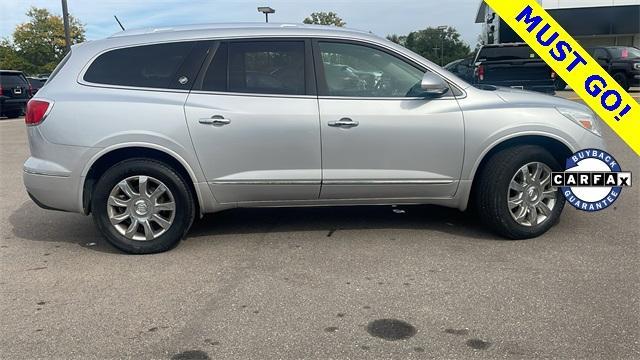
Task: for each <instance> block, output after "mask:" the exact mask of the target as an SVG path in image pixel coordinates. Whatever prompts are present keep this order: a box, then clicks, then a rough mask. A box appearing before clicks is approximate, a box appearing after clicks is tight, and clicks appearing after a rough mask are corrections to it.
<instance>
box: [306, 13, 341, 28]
mask: <svg viewBox="0 0 640 360" xmlns="http://www.w3.org/2000/svg"><path fill="white" fill-rule="evenodd" d="M302 22H303V23H305V24H316V25H332V26H337V27H343V26H345V25H347V23H346V22H344V21H342V19H341V18H340V17H339V16H338V14H336V13H334V12H333V11H329V12H324V11H323V12H314V13H312V14H311V15H310V16H309V17H308V18H306V19H304V20H303V21H302Z"/></svg>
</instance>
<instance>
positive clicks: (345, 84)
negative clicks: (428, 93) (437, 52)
mask: <svg viewBox="0 0 640 360" xmlns="http://www.w3.org/2000/svg"><path fill="white" fill-rule="evenodd" d="M314 51H315V55H316V69H317V72H318V92H319V108H320V120H321V132H322V168H323V182H322V183H323V185H322V191H321V195H320V197H321V198H322V199H400V198H402V199H410V198H421V199H425V198H450V197H452V196H453V195H454V194H455V192H456V189H457V185H458V181H459V179H460V172H461V169H462V161H463V152H464V124H463V118H462V112H461V110H460V107H459V106H458V103H457V101H456V99H455V97H454V96H453V95H452V94H451V92H450V93H449V94H446V95H445V96H443V97H441V98H437V99H435V98H432V99H427V98H424V97H420V95H421V91H420V83H421V80H422V77H423V75H424V72H425V69H422V68H420V67H419V66H418V65H416V64H414V63H412V62H410V61H407V60H405V59H403V58H401V57H399V56H397V55H395V54H393V53H390V52H389V51H387V50H385V49H381V48H376V47H372V46H370V45H365V44H361V43H354V42H339V41H332V40H327V41H323V40H320V41H314Z"/></svg>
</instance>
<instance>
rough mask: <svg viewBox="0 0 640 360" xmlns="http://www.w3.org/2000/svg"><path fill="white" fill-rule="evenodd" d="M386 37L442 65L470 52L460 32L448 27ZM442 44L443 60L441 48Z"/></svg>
mask: <svg viewBox="0 0 640 360" xmlns="http://www.w3.org/2000/svg"><path fill="white" fill-rule="evenodd" d="M387 39H389V40H390V41H393V42H395V43H397V44H400V45H402V46H404V47H406V48H407V49H409V50H411V51H413V52H416V53H418V54H420V55H422V56H423V57H425V58H427V59H430V60H431V61H433V62H435V63H438V64H441V65H444V64H448V63H450V62H451V61H453V60H457V59H461V58H464V57H466V56H468V55H469V54H470V53H471V48H470V47H469V45H467V44H466V43H465V42H464V41H463V40H462V39H461V37H460V33H458V31H457V30H456V29H455V28H453V27H448V28H447V29H445V30H438V29H437V28H431V27H429V28H426V29H424V30H418V31H413V32H411V33H409V34H408V35H407V36H398V35H395V34H394V35H389V36H387ZM443 46H444V61H443V59H442V57H443V56H442V48H443Z"/></svg>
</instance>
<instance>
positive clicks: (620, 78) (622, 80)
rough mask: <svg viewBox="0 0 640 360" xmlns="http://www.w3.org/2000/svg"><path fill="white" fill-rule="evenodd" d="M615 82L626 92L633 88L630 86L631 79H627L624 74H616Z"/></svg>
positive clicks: (614, 76)
mask: <svg viewBox="0 0 640 360" xmlns="http://www.w3.org/2000/svg"><path fill="white" fill-rule="evenodd" d="M613 80H615V81H616V82H617V83H618V84H620V86H621V87H622V88H623V89H624V91H629V89H630V88H631V86H630V85H629V79H627V75H625V74H624V73H616V74H614V75H613Z"/></svg>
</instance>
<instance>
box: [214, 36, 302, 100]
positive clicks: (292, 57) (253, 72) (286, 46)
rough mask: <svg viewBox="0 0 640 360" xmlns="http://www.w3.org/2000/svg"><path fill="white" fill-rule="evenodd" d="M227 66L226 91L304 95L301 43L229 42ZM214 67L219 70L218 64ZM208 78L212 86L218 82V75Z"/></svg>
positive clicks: (219, 76)
mask: <svg viewBox="0 0 640 360" xmlns="http://www.w3.org/2000/svg"><path fill="white" fill-rule="evenodd" d="M216 60H217V59H216ZM220 61H221V60H220ZM228 64H229V66H228V70H229V72H228V84H227V89H228V91H230V92H241V93H263V94H287V95H303V94H305V70H304V42H302V41H256V42H230V43H229V44H228ZM214 66H217V67H219V66H220V63H217V64H215V62H214ZM217 67H216V69H217ZM207 76H209V74H207ZM211 76H212V77H213V78H212V79H211V81H213V83H216V82H217V81H220V78H221V75H220V74H219V73H215V72H214V73H212V74H211ZM210 83H211V82H210Z"/></svg>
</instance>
